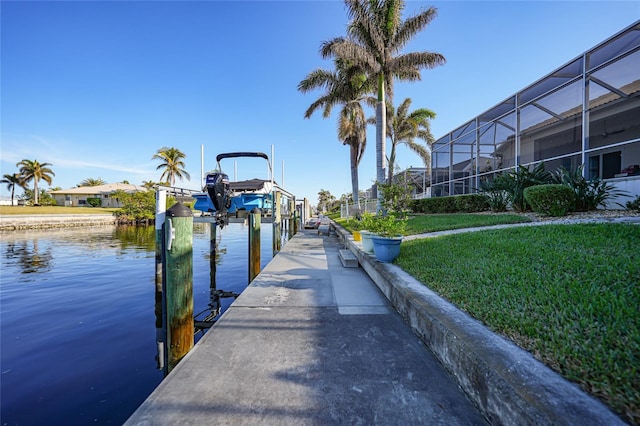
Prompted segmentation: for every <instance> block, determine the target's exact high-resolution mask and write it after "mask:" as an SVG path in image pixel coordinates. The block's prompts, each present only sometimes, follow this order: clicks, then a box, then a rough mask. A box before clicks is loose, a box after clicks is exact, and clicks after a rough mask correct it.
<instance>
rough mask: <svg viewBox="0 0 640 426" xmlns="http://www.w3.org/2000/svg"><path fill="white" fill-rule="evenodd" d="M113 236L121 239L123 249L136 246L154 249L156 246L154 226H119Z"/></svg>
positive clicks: (149, 249)
mask: <svg viewBox="0 0 640 426" xmlns="http://www.w3.org/2000/svg"><path fill="white" fill-rule="evenodd" d="M113 237H114V238H116V239H117V240H118V241H120V248H121V249H123V250H124V249H128V248H130V247H136V248H145V249H147V250H148V251H154V250H155V247H156V233H155V228H154V227H153V226H135V225H123V226H117V227H116V228H115V230H114V232H113Z"/></svg>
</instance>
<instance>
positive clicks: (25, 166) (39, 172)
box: [16, 159, 56, 205]
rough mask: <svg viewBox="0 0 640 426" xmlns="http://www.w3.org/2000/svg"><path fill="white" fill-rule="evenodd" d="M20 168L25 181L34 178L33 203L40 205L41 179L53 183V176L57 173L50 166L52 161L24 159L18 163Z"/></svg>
mask: <svg viewBox="0 0 640 426" xmlns="http://www.w3.org/2000/svg"><path fill="white" fill-rule="evenodd" d="M16 166H17V167H18V168H19V170H20V176H21V179H22V180H23V181H24V183H25V184H26V183H28V182H29V181H31V180H33V204H34V205H38V182H39V181H40V179H42V180H44V181H45V182H47V183H48V184H49V185H51V181H52V180H53V176H55V175H56V174H55V173H54V172H53V170H51V168H49V167H48V166H51V164H50V163H40V162H38V160H26V159H25V160H22V161H20V162H19V163H17V164H16Z"/></svg>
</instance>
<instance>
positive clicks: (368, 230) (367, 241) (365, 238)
mask: <svg viewBox="0 0 640 426" xmlns="http://www.w3.org/2000/svg"><path fill="white" fill-rule="evenodd" d="M375 222H376V219H375V217H374V216H373V215H372V214H367V213H365V214H363V215H362V218H361V219H360V223H361V226H362V228H361V229H360V238H361V239H362V249H363V250H364V251H366V252H367V253H373V241H372V239H371V237H372V236H373V231H372V230H373V229H376V223H375Z"/></svg>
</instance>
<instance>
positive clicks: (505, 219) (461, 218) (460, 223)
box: [406, 213, 531, 235]
mask: <svg viewBox="0 0 640 426" xmlns="http://www.w3.org/2000/svg"><path fill="white" fill-rule="evenodd" d="M530 221H531V220H530V219H529V218H528V217H525V216H520V215H517V214H510V213H499V214H498V213H494V214H473V213H450V214H425V215H418V216H413V217H411V218H409V220H408V221H407V232H406V234H407V235H412V234H423V233H426V232H436V231H445V230H450V229H462V228H474V227H476V226H492V225H504V224H512V223H522V222H530Z"/></svg>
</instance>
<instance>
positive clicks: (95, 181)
mask: <svg viewBox="0 0 640 426" xmlns="http://www.w3.org/2000/svg"><path fill="white" fill-rule="evenodd" d="M106 183H107V182H105V181H104V180H103V179H102V178H86V179H85V180H83V181H82V182H80V183H79V184H78V186H100V185H105V184H106Z"/></svg>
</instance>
